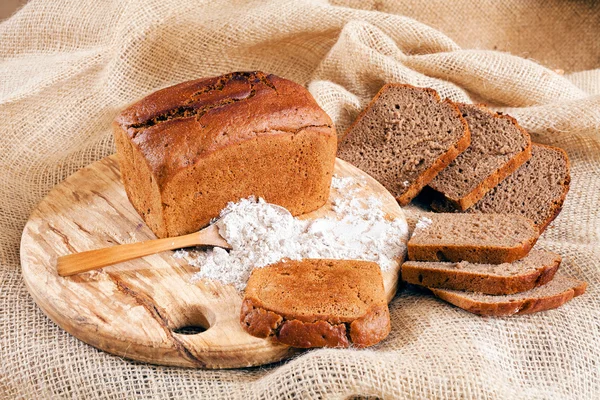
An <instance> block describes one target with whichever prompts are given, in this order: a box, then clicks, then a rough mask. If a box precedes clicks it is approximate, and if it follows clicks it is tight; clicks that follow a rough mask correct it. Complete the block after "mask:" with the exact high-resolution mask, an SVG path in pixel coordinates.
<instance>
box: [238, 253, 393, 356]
mask: <svg viewBox="0 0 600 400" xmlns="http://www.w3.org/2000/svg"><path fill="white" fill-rule="evenodd" d="M240 320H241V324H242V327H243V328H244V329H245V330H246V331H247V332H248V333H250V334H251V335H253V336H256V337H261V338H266V337H271V338H273V339H274V340H276V341H278V342H280V343H283V344H286V345H288V346H292V347H301V348H309V347H348V346H350V345H353V346H355V347H367V346H371V345H374V344H375V343H378V342H380V341H381V340H383V339H384V338H385V337H386V336H387V335H388V334H389V332H390V315H389V311H388V305H387V301H386V296H385V292H384V288H383V278H382V276H381V269H380V268H379V265H378V264H376V263H374V262H369V261H348V260H318V259H305V260H300V261H289V260H288V261H285V262H279V263H276V264H273V265H270V266H267V267H264V268H256V269H254V270H253V271H252V275H251V276H250V279H249V280H248V286H247V287H246V293H245V296H244V301H243V303H242V311H241V316H240Z"/></svg>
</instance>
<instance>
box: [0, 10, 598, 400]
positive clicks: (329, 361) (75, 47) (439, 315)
mask: <svg viewBox="0 0 600 400" xmlns="http://www.w3.org/2000/svg"><path fill="white" fill-rule="evenodd" d="M339 3H342V2H339ZM345 6H346V7H343V4H337V5H332V4H328V3H327V2H325V1H313V2H279V1H254V2H251V1H246V2H244V1H230V2H227V1H214V2H210V1H203V2H199V1H194V0H155V1H147V0H139V1H130V2H124V1H122V0H102V1H98V0H86V1H83V0H81V1H77V0H72V1H66V0H63V1H44V0H40V1H32V2H30V3H29V4H27V5H26V6H25V8H23V9H22V10H21V11H19V12H18V13H17V14H16V15H14V16H13V17H12V18H11V19H9V20H7V21H5V22H3V23H2V24H0V57H1V59H2V61H1V63H0V82H1V83H0V123H1V124H2V131H1V134H0V160H1V161H0V171H2V175H1V176H0V208H1V213H0V241H1V243H2V245H1V253H0V261H1V267H0V284H1V289H0V334H1V336H0V356H1V360H0V396H2V397H4V398H13V397H17V398H28V399H38V398H50V397H66V398H82V399H83V398H85V399H91V398H115V399H117V398H118V399H124V398H134V397H137V398H147V397H162V398H173V397H181V398H194V399H196V398H217V397H222V398H243V399H251V398H268V399H271V398H314V397H322V398H344V397H347V396H352V395H376V396H380V397H387V398H421V399H431V398H457V399H464V398H486V399H487V398H489V399H496V398H507V399H541V398H572V399H585V398H588V399H591V398H598V395H599V394H600V343H599V342H600V307H599V305H600V300H599V299H598V295H599V291H600V213H599V211H598V210H599V206H600V70H598V69H596V70H590V69H592V68H598V67H599V66H600V39H598V38H599V34H600V7H598V4H597V3H596V4H595V5H594V3H592V2H589V3H588V2H583V1H579V2H578V1H563V2H561V1H556V2H555V1H552V2H547V1H546V2H543V1H539V2H534V1H516V0H515V1H507V2H502V4H500V2H495V1H491V0H490V1H480V2H471V1H461V2H445V1H428V2H425V3H424V4H423V3H420V2H417V1H404V2H402V4H400V2H399V1H398V2H391V1H389V2H386V1H370V2H361V1H353V2H352V4H349V3H348V4H345ZM401 15H407V16H410V17H414V18H416V19H418V20H420V21H422V22H424V23H427V24H429V25H425V24H423V23H421V22H417V21H416V20H415V19H411V18H409V17H406V16H401ZM433 27H435V28H437V29H440V30H437V29H435V28H433ZM442 32H446V34H444V33H442ZM447 35H448V36H447ZM476 49H477V50H476ZM482 49H487V50H482ZM494 49H499V50H505V51H511V52H512V53H513V54H516V55H520V56H524V57H526V58H529V59H535V60H538V61H540V62H541V63H543V64H545V65H548V66H550V67H551V68H549V69H547V68H545V67H542V66H540V65H539V64H537V63H534V62H532V61H530V60H527V59H525V58H518V57H517V56H513V55H508V54H506V53H502V52H494V51H492V50H494ZM557 68H560V69H563V70H564V71H565V74H564V75H561V74H560V72H559V73H555V72H554V71H553V70H554V69H557ZM249 69H261V70H264V71H268V72H272V73H275V74H278V75H281V76H284V77H287V78H290V79H293V80H296V81H297V82H300V83H303V84H307V85H308V87H309V88H310V90H311V92H312V93H313V94H314V96H315V97H316V98H317V100H318V101H319V103H320V104H321V105H322V106H323V107H324V108H325V110H326V111H327V112H328V113H329V114H330V115H331V117H332V118H333V119H334V120H335V122H336V123H337V126H338V130H339V131H343V130H344V128H345V127H346V126H347V125H348V123H349V121H351V120H352V119H353V118H354V117H355V116H356V113H357V110H359V109H360V107H361V106H363V105H364V104H365V102H366V101H367V100H368V99H369V98H370V97H371V96H372V95H373V94H374V93H375V92H376V91H377V89H378V88H379V87H380V86H381V85H382V84H383V83H384V82H389V81H398V82H407V83H410V84H413V85H418V86H430V87H433V88H435V89H436V90H438V91H439V92H440V94H441V95H442V96H443V97H445V96H448V97H450V98H451V99H452V100H458V101H469V100H474V101H485V102H487V103H490V104H494V105H496V106H498V107H502V108H503V109H508V110H509V112H510V114H512V115H513V116H515V117H517V118H518V119H519V121H520V122H521V124H522V125H523V126H524V127H526V128H527V129H528V130H529V131H531V132H532V134H533V138H534V140H536V141H539V142H543V143H549V144H553V145H557V146H560V147H562V148H564V149H565V150H566V151H567V152H568V154H569V157H570V159H571V162H572V178H573V181H572V186H571V191H570V193H569V196H568V197H567V201H566V203H565V206H564V210H563V212H562V214H560V216H559V217H558V218H557V219H556V221H555V222H554V224H553V225H552V226H551V227H550V228H549V229H548V231H547V232H546V233H545V234H544V235H543V237H542V238H541V240H540V241H539V246H540V247H541V248H547V249H552V250H555V251H558V252H559V253H560V254H562V256H563V258H564V264H563V266H562V272H563V273H565V274H567V275H570V276H575V277H578V278H581V279H584V280H586V281H587V282H589V288H588V292H587V294H585V295H584V296H582V297H580V298H577V299H575V300H574V301H572V302H571V303H569V304H567V305H566V306H564V307H562V308H560V309H558V310H554V311H550V312H545V313H541V314H538V315H531V316H523V317H514V318H497V319H493V318H480V317H477V316H473V315H470V314H468V313H466V312H463V311H461V310H459V309H457V308H454V307H451V306H449V305H447V304H443V303H442V302H440V301H438V300H435V299H433V298H431V297H429V296H427V295H425V294H423V293H414V292H403V293H402V294H400V295H399V296H398V297H397V298H396V299H395V300H394V301H393V302H392V303H391V315H392V333H391V334H390V336H389V338H388V339H387V340H385V341H384V342H383V343H381V344H380V345H378V346H375V347H374V348H372V349H369V350H364V351H356V350H315V351H310V352H307V353H304V354H303V355H300V356H298V357H296V358H295V359H292V360H290V361H287V362H283V363H280V364H277V365H273V366H267V367H264V368H252V369H242V370H231V371H207V370H189V369H179V368H165V367H157V366H152V365H144V364H139V363H135V362H130V361H127V360H123V359H121V358H119V357H115V356H112V355H109V354H106V353H103V352H101V351H98V350H96V349H94V348H92V347H90V346H88V345H86V344H84V343H82V342H80V341H78V340H77V339H75V338H74V337H72V336H70V335H68V334H67V333H65V332H63V331H62V330H61V329H60V328H58V327H57V326H55V325H54V324H53V323H52V322H51V321H50V320H49V319H48V318H46V316H45V315H44V314H42V312H41V311H40V310H39V309H38V308H37V306H36V305H35V304H34V302H33V301H32V299H31V298H30V296H29V295H28V293H27V291H26V289H25V286H24V284H23V281H22V279H21V274H20V268H19V239H20V235H21V232H22V229H23V226H24V223H25V221H26V220H27V217H28V215H29V214H30V212H31V211H32V210H33V209H34V207H35V206H36V204H37V203H38V202H39V201H40V200H41V199H42V198H43V196H44V195H45V194H46V193H47V192H48V191H49V190H50V189H51V188H52V187H53V186H55V185H56V184H58V183H59V182H61V181H62V180H63V179H65V178H66V177H67V176H68V175H70V174H72V173H74V172H75V171H77V170H78V169H80V168H82V167H83V166H85V165H87V164H89V163H91V162H93V161H96V160H99V159H101V158H103V157H105V156H107V155H109V154H111V153H113V152H114V145H113V140H112V137H111V132H110V129H109V126H110V122H111V120H112V118H113V116H114V115H115V113H116V112H117V110H119V109H120V108H121V107H122V106H123V105H124V104H126V103H128V102H130V101H132V100H134V99H136V98H139V97H141V96H143V95H144V94H147V93H148V92H150V91H153V90H155V89H157V88H160V87H163V86H166V85H170V84H174V83H176V82H180V81H184V80H187V79H191V78H197V77H201V76H210V75H218V74H221V73H225V72H228V71H232V70H249Z"/></svg>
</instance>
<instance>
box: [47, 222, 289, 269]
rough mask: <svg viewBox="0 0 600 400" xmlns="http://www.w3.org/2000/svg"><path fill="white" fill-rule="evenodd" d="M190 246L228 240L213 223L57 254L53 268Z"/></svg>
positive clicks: (225, 245)
mask: <svg viewBox="0 0 600 400" xmlns="http://www.w3.org/2000/svg"><path fill="white" fill-rule="evenodd" d="M286 211H287V210H286ZM190 246H217V247H223V248H225V249H231V246H230V245H229V243H227V241H226V240H225V239H223V237H222V236H221V235H219V228H218V227H217V224H212V225H210V226H208V227H206V228H204V229H202V230H201V231H198V232H194V233H190V234H189V235H184V236H178V237H170V238H165V239H155V240H146V241H145V242H139V243H130V244H121V245H118V246H112V247H107V248H105V249H98V250H90V251H84V252H81V253H75V254H69V255H66V256H62V257H58V260H57V265H56V270H57V271H58V275H60V276H70V275H75V274H78V273H80V272H86V271H90V270H92V269H97V268H102V267H106V266H107V265H112V264H116V263H119V262H123V261H128V260H132V259H134V258H139V257H144V256H147V255H150V254H155V253H160V252H161V251H166V250H174V249H179V248H182V247H190Z"/></svg>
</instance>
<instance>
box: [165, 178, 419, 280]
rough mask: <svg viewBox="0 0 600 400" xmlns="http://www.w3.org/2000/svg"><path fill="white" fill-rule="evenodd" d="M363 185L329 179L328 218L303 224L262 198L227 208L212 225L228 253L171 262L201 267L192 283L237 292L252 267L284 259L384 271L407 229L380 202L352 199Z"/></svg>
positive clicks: (194, 253)
mask: <svg viewBox="0 0 600 400" xmlns="http://www.w3.org/2000/svg"><path fill="white" fill-rule="evenodd" d="M365 185H366V184H365V183H364V182H358V181H357V180H355V179H353V178H339V177H335V176H334V178H333V181H332V185H331V186H332V189H333V190H337V191H338V192H339V197H338V198H337V200H336V202H335V203H334V204H333V213H332V215H329V216H327V217H323V218H319V219H315V220H308V221H302V220H299V219H297V218H294V217H292V216H291V214H290V213H289V212H287V210H285V209H282V208H281V207H279V206H276V205H273V204H269V203H266V202H265V201H264V200H263V199H255V198H253V197H250V198H248V199H242V200H240V201H239V202H237V203H229V205H228V206H227V207H226V208H225V209H224V210H223V211H222V212H221V219H219V220H218V221H217V222H216V224H217V226H218V228H219V233H220V234H221V236H223V237H224V238H225V239H226V240H227V242H228V243H229V244H230V245H231V247H232V249H231V250H230V251H227V250H224V249H221V248H213V249H209V250H206V251H202V250H178V251H177V252H176V253H175V257H177V258H184V259H186V260H187V261H188V262H189V263H190V264H191V265H193V266H196V267H198V268H200V271H199V272H198V273H196V274H195V275H194V277H193V279H194V280H199V279H210V280H217V281H221V282H222V283H225V284H232V285H233V286H234V287H235V288H236V289H238V290H240V291H242V290H244V288H245V287H246V282H247V281H248V278H249V277H250V273H251V272H252V269H253V268H260V267H264V266H266V265H269V264H273V263H275V262H278V261H280V260H283V259H290V260H300V259H303V258H333V259H350V260H368V261H375V262H377V263H378V264H379V265H380V267H381V269H382V270H383V271H385V270H388V269H390V268H392V267H393V266H394V263H395V259H396V258H398V257H401V256H403V255H404V252H405V250H406V247H405V244H404V243H405V241H406V238H407V236H408V227H407V225H406V222H405V221H404V219H400V218H396V219H394V220H391V221H389V220H387V219H386V218H385V214H384V212H383V211H382V202H381V200H380V199H379V198H377V197H375V196H370V197H366V198H365V197H359V196H357V195H358V194H359V193H360V192H361V191H363V190H364V186H365Z"/></svg>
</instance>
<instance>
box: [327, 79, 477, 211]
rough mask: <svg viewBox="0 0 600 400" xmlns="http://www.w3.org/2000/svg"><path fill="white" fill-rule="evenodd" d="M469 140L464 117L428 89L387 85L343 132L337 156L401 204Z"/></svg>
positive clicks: (451, 104) (462, 149) (457, 153)
mask: <svg viewBox="0 0 600 400" xmlns="http://www.w3.org/2000/svg"><path fill="white" fill-rule="evenodd" d="M469 143H470V133H469V128H468V126H467V123H466V121H465V120H464V118H463V117H462V114H461V112H460V110H459V109H458V107H457V106H456V105H455V104H454V103H452V102H451V101H450V100H448V99H446V100H445V101H442V100H441V99H440V97H439V95H438V94H437V92H436V91H435V90H433V89H429V88H417V87H414V86H410V85H401V84H387V85H385V86H383V87H382V88H381V90H380V91H379V93H377V95H376V96H375V97H374V98H373V100H372V101H371V103H370V104H369V105H368V106H367V108H366V109H365V110H364V111H363V112H362V113H361V114H360V115H359V116H358V118H357V119H356V121H355V122H354V124H353V125H352V126H351V127H350V128H349V129H348V131H347V132H346V133H345V135H344V137H343V139H342V141H341V143H340V144H339V146H338V157H339V158H341V159H342V160H345V161H348V162H350V163H351V164H353V165H355V166H357V167H358V168H360V169H362V170H363V171H365V172H367V173H368V174H370V175H371V176H373V177H374V178H375V179H377V180H378V181H379V182H380V183H381V184H382V185H383V186H385V187H386V189H388V190H389V191H390V192H391V193H392V194H393V195H394V196H395V197H396V199H397V200H398V202H399V203H400V204H401V205H406V204H408V203H410V201H411V200H412V199H413V198H414V197H415V196H416V195H417V194H418V193H419V192H420V191H421V189H422V188H423V187H424V186H425V185H427V184H428V183H429V182H430V181H431V180H432V179H433V178H434V177H435V176H436V175H437V174H438V173H439V172H440V171H441V170H443V169H444V168H445V167H447V166H448V164H450V162H452V160H454V159H455V158H456V157H457V156H458V155H459V154H460V153H461V152H462V151H464V150H465V149H466V148H467V147H468V146H469Z"/></svg>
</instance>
